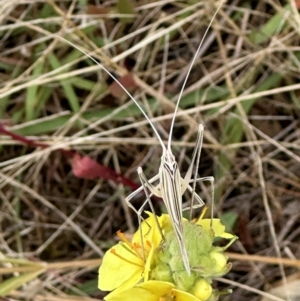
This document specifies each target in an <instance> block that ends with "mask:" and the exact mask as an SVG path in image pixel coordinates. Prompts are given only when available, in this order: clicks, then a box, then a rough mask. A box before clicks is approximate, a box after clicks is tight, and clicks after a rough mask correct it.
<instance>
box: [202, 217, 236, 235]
mask: <svg viewBox="0 0 300 301" xmlns="http://www.w3.org/2000/svg"><path fill="white" fill-rule="evenodd" d="M197 224H198V225H200V226H202V227H203V229H205V230H207V231H210V229H213V231H214V236H215V237H223V238H226V239H231V238H233V237H234V235H232V234H230V233H227V232H225V226H224V225H223V224H222V223H221V221H220V219H218V218H213V220H212V226H211V219H209V218H206V219H199V220H198V221H197Z"/></svg>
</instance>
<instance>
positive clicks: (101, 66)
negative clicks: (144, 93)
mask: <svg viewBox="0 0 300 301" xmlns="http://www.w3.org/2000/svg"><path fill="white" fill-rule="evenodd" d="M55 36H56V37H58V38H59V39H61V40H63V41H65V42H66V43H68V44H69V45H71V46H72V47H74V48H76V49H77V50H79V51H80V52H82V53H83V54H85V55H86V56H87V57H88V58H90V59H91V60H92V61H93V62H94V63H96V64H97V65H98V66H99V67H100V68H101V69H102V70H104V71H105V72H106V73H107V74H108V75H109V76H110V77H111V78H112V79H113V80H114V81H115V82H116V83H118V85H119V86H120V87H121V88H122V89H123V90H124V92H125V93H126V94H127V95H128V96H129V97H130V98H131V100H132V101H133V102H134V103H135V104H136V106H137V107H138V108H139V109H140V111H141V112H142V113H143V115H144V116H145V118H146V120H147V121H148V123H149V124H150V126H151V127H152V129H153V131H154V133H155V135H156V137H157V139H158V141H159V143H160V145H161V146H162V149H163V152H165V151H166V147H165V145H164V143H163V141H162V139H161V138H160V136H159V134H158V132H157V130H156V128H155V127H154V125H153V123H152V121H151V120H150V118H149V117H148V115H147V114H146V113H145V111H144V110H143V108H142V107H141V105H140V104H139V103H138V102H137V101H136V100H135V99H134V97H133V96H132V95H131V94H130V93H129V92H128V90H127V89H126V88H125V87H124V85H122V83H121V82H120V81H119V80H118V79H117V78H116V77H115V76H114V75H113V74H112V73H111V72H110V71H108V69H106V68H105V67H104V66H103V65H102V64H100V63H99V62H98V61H97V60H96V59H94V58H93V57H92V56H91V55H89V54H88V53H87V52H86V51H84V50H83V49H81V48H80V47H78V46H76V45H75V44H73V43H72V42H70V41H68V40H66V39H65V38H63V37H61V36H59V35H55Z"/></svg>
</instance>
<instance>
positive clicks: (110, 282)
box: [98, 243, 144, 291]
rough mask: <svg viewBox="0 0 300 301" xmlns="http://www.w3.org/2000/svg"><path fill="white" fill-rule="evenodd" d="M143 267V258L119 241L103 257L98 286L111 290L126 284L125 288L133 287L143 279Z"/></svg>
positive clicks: (104, 289)
mask: <svg viewBox="0 0 300 301" xmlns="http://www.w3.org/2000/svg"><path fill="white" fill-rule="evenodd" d="M111 250H114V251H115V253H116V254H117V255H115V254H113V253H112V251H111ZM143 269H144V262H143V260H142V259H141V258H139V257H137V256H135V255H134V254H133V253H132V252H131V251H130V250H129V249H128V246H126V245H125V244H124V243H119V244H118V245H116V246H114V247H113V248H111V249H110V250H108V251H107V252H106V253H105V255H104V257H103V261H102V264H101V266H100V268H99V278H98V279H99V280H98V287H99V289H101V290H103V291H111V290H114V289H116V288H118V287H120V286H121V285H125V284H126V285H125V287H124V288H127V287H132V286H133V285H135V284H136V283H138V282H139V280H140V279H141V277H142V273H143Z"/></svg>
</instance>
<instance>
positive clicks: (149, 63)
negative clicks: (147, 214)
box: [0, 0, 300, 301]
mask: <svg viewBox="0 0 300 301" xmlns="http://www.w3.org/2000/svg"><path fill="white" fill-rule="evenodd" d="M2 2H3V3H5V2H6V1H5V0H2ZM2 2H1V1H0V7H1V9H0V14H1V15H0V22H2V24H1V26H0V35H1V41H0V51H1V55H0V101H1V102H0V116H1V119H2V124H4V125H5V126H6V129H9V130H10V131H12V132H15V133H18V134H20V135H23V136H26V137H28V138H30V139H32V140H34V141H36V142H44V143H48V144H50V145H51V147H49V148H43V149H42V148H33V147H29V146H24V145H22V144H21V143H20V142H19V141H16V140H15V139H11V138H10V137H8V136H6V135H2V136H1V142H2V143H1V144H2V146H1V160H0V168H1V171H0V187H1V190H0V199H1V212H0V221H1V224H0V227H1V235H0V252H1V253H0V260H2V261H3V264H2V267H1V268H0V275H1V276H0V277H1V278H2V280H3V281H4V280H7V279H9V278H10V277H12V278H13V277H14V279H17V281H16V283H17V284H20V283H25V282H26V284H25V285H23V286H19V287H18V288H16V286H17V285H16V286H14V285H12V286H11V287H9V289H7V287H6V289H7V290H6V291H5V290H3V288H2V287H1V286H0V295H1V294H2V295H5V296H7V297H8V298H12V299H14V300H55V301H57V300H80V301H82V300H99V299H101V298H102V297H103V296H104V294H103V293H101V292H99V291H98V290H97V267H98V266H99V264H100V260H99V259H98V258H101V256H102V255H103V252H105V250H106V249H107V248H109V246H111V245H112V244H114V243H115V242H116V238H115V232H116V231H117V230H119V229H121V230H122V231H128V230H130V231H133V230H134V228H135V226H136V224H137V219H136V216H135V215H134V214H133V213H132V212H129V211H128V209H127V207H126V204H125V203H124V199H125V197H126V195H128V194H129V192H130V190H129V189H128V187H123V186H121V185H118V184H116V183H114V182H113V181H106V180H103V179H100V180H98V181H96V180H87V179H85V180H84V179H79V178H76V177H75V176H74V175H73V174H72V171H71V165H70V158H68V157H67V156H65V155H64V154H63V153H61V152H60V151H58V150H59V149H62V148H64V149H72V150H76V151H78V152H80V153H81V154H85V155H88V156H89V157H91V158H93V159H95V160H97V161H98V162H99V163H101V164H103V165H106V166H109V167H110V168H111V169H113V170H115V171H117V172H119V173H122V174H123V175H124V176H126V177H127V178H130V179H132V180H133V181H135V182H138V177H137V174H136V168H137V167H138V166H143V168H144V171H145V173H146V174H147V176H148V177H151V176H153V175H155V174H156V173H157V171H158V167H159V161H160V155H161V149H160V146H159V144H158V142H157V139H156V138H155V136H154V134H153V131H152V130H151V128H150V126H149V124H148V123H147V122H146V121H145V119H144V118H143V116H142V114H141V113H140V112H139V111H138V110H137V108H136V107H135V106H134V105H133V104H132V103H131V101H130V100H128V99H127V98H126V97H125V96H122V97H114V96H113V95H112V93H111V92H112V91H111V90H112V89H116V88H115V87H114V85H112V81H111V80H110V79H109V77H108V75H107V74H105V73H104V72H103V71H101V70H100V68H99V67H98V66H97V65H95V64H94V62H92V61H91V60H89V59H87V58H86V56H85V55H83V54H82V53H80V52H79V51H78V50H76V49H74V48H72V47H71V46H70V45H69V44H67V43H64V42H63V41H61V40H60V39H59V38H58V37H57V35H59V36H61V37H64V38H65V39H67V40H68V41H71V42H72V43H74V44H76V45H78V46H79V47H80V48H81V49H83V50H85V51H86V52H88V53H89V54H91V55H92V56H93V57H94V58H96V59H97V60H99V61H101V63H103V64H104V65H105V66H106V67H107V68H108V69H109V70H110V71H111V72H113V74H114V75H116V76H118V77H121V76H122V75H124V74H126V72H128V71H127V69H129V70H130V71H131V74H132V75H133V76H134V80H135V82H136V85H137V86H136V87H133V88H131V92H132V94H133V95H134V96H135V98H136V99H137V100H138V101H139V102H141V103H143V104H144V108H145V109H146V112H147V114H148V115H149V116H150V117H151V118H152V120H153V122H154V123H155V126H156V128H157V129H158V131H159V133H160V134H161V136H162V138H163V139H164V140H167V138H168V132H169V127H170V120H171V117H172V112H173V110H174V103H175V101H176V99H177V97H178V93H179V91H180V87H181V86H182V83H183V80H184V78H185V76H186V72H187V67H188V65H189V63H190V61H191V59H192V57H193V55H194V53H195V50H196V49H197V46H198V44H199V41H200V40H201V38H202V36H203V34H204V32H205V30H206V28H207V26H208V24H209V21H210V19H211V18H212V15H213V13H214V11H215V10H216V5H212V4H211V3H212V1H204V2H199V3H198V1H195V2H196V3H195V4H193V3H194V1H183V2H179V1H157V2H150V1H148V2H147V1H136V5H135V10H134V12H133V14H127V15H124V14H123V12H124V10H122V8H119V10H118V9H117V6H116V3H115V1H111V2H109V3H108V2H106V5H104V7H105V8H102V9H101V10H100V9H99V6H97V7H95V6H93V5H94V4H97V2H98V1H85V0H74V1H68V0H58V1H53V0H48V1H46V0H41V1H27V2H26V1H21V0H19V1H9V2H10V6H4V5H2V6H1V3H2ZM88 2H89V3H88ZM189 2H190V3H189ZM123 9H124V8H123ZM129 12H130V11H129ZM299 25H300V18H299V14H298V11H297V8H296V4H294V6H292V7H291V6H287V5H285V4H281V3H279V2H278V1H276V0H270V1H264V0H263V1H258V3H257V4H256V3H254V2H253V1H248V2H247V1H228V3H227V4H225V5H224V6H223V7H222V8H221V11H220V12H219V13H218V15H217V17H216V19H215V21H214V23H213V25H212V28H211V30H210V31H209V34H208V36H207V37H206V38H205V41H204V44H203V46H202V49H201V51H200V55H199V58H198V59H197V62H196V64H195V66H194V68H193V69H192V72H191V74H190V76H189V79H188V82H187V86H186V88H185V92H184V94H183V97H182V99H181V104H180V107H181V109H180V112H179V113H178V118H177V119H176V124H175V129H174V139H173V140H174V141H173V146H174V154H175V155H176V157H177V158H178V161H179V165H180V168H181V170H182V171H183V173H184V171H185V170H186V169H187V166H188V163H189V160H190V157H191V154H192V151H193V146H194V141H195V137H196V132H195V129H196V127H197V124H198V123H202V124H204V125H205V134H204V146H203V150H202V155H201V163H200V171H199V174H200V175H201V176H210V175H214V176H215V180H216V184H215V189H216V204H215V212H216V214H217V215H218V216H222V217H223V218H224V220H225V222H227V223H228V225H229V226H231V227H233V231H234V232H235V233H236V234H237V235H238V236H239V237H240V240H239V242H238V243H236V244H235V245H234V246H233V247H232V249H231V250H230V251H231V252H234V253H242V254H245V256H244V257H242V258H239V259H238V260H235V261H234V264H233V269H232V271H231V272H230V273H229V274H228V275H227V276H226V279H227V282H228V281H229V280H230V281H229V282H230V287H232V288H233V294H232V295H230V296H227V297H226V296H224V297H223V300H239V301H241V300H260V299H261V295H262V294H263V293H264V292H265V291H267V289H268V287H269V286H270V285H272V284H273V283H274V282H275V281H277V280H280V279H286V277H287V276H289V275H292V274H294V273H295V272H296V271H297V266H298V268H299V263H298V262H297V261H290V262H288V263H289V264H288V265H287V264H284V265H278V264H277V263H276V259H277V258H280V257H284V258H289V259H295V258H299V256H300V251H299V250H300V246H299V238H300V233H299V220H300V219H299V214H300V213H299V212H300V211H299V209H300V202H299V200H298V198H299V196H300V185H299V183H300V181H299V180H300V179H299V177H300V172H299V165H300V157H299V154H300V151H299V122H298V118H299V108H300V102H299V89H300V84H299V76H300V74H299V70H300V69H299V66H300V47H299V40H300V32H299V28H300V27H299ZM166 34H167V36H168V40H166V38H165V37H166ZM164 55H166V57H167V59H166V60H164ZM125 85H126V84H125ZM198 191H201V193H200V195H201V196H202V197H203V199H204V200H206V202H208V203H209V201H210V194H209V189H208V187H206V186H204V185H201V187H198ZM142 201H143V198H142V196H141V197H140V199H137V200H135V202H134V205H135V206H137V207H138V206H139V205H140V204H141V202H142ZM156 207H157V208H156V209H157V210H158V212H159V211H160V210H163V209H162V208H161V207H162V206H161V204H160V203H157V204H156ZM247 254H250V255H247ZM251 254H252V255H260V256H262V258H260V261H259V262H257V261H256V259H257V258H256V257H254V256H252V255H251ZM12 258H14V259H16V260H15V261H14V260H12ZM17 259H18V260H17ZM25 259H26V260H29V261H27V262H24V261H25ZM264 259H265V260H264ZM84 260H88V261H84ZM62 262H63V263H62ZM51 263H55V264H54V265H52V264H51ZM20 272H23V274H21V273H20ZM24 272H26V273H24ZM24 275H25V276H26V277H27V278H26V277H25V276H24ZM1 278H0V279H1ZM0 282H1V280H0ZM225 282H226V280H225ZM2 283H5V282H2ZM217 285H218V287H219V288H222V287H228V286H229V284H228V283H227V284H225V283H224V280H220V281H219V282H218V283H217ZM1 289H2V290H1ZM277 300H279V299H277Z"/></svg>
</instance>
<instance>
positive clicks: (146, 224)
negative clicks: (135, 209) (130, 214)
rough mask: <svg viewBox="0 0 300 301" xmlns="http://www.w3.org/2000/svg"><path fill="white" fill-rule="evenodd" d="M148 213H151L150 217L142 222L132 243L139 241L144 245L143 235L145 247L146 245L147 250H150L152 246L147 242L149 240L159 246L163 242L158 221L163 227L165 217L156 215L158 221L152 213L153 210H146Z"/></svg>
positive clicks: (138, 242)
mask: <svg viewBox="0 0 300 301" xmlns="http://www.w3.org/2000/svg"><path fill="white" fill-rule="evenodd" d="M146 213H147V214H148V215H149V217H148V218H147V219H146V220H145V221H143V222H142V224H141V226H140V227H139V229H138V231H137V232H135V234H134V236H133V238H132V243H133V244H134V243H137V244H140V245H142V242H141V237H143V240H144V242H143V244H144V247H145V249H146V251H147V250H148V251H149V249H150V247H151V246H149V245H148V244H147V241H148V242H151V245H152V246H154V247H158V246H159V244H160V243H161V240H162V237H161V233H160V231H159V228H158V225H157V222H158V224H159V226H160V227H161V225H162V219H163V217H162V216H160V217H158V216H156V219H157V222H156V221H155V216H154V214H152V213H151V212H146ZM140 231H142V232H140ZM141 233H142V235H141Z"/></svg>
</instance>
